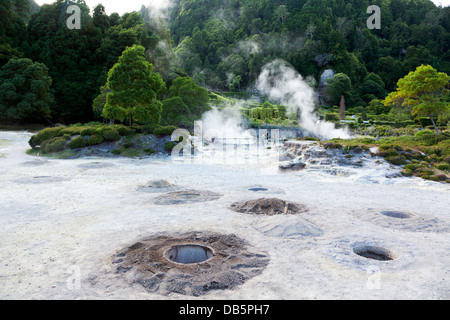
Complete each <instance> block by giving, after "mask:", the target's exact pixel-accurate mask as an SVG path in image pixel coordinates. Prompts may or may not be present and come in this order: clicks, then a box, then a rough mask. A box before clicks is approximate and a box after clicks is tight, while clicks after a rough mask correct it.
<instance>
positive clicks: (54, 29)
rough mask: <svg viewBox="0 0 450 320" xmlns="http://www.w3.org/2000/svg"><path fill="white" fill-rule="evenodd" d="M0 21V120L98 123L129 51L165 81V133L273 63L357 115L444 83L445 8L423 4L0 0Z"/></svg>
mask: <svg viewBox="0 0 450 320" xmlns="http://www.w3.org/2000/svg"><path fill="white" fill-rule="evenodd" d="M70 4H77V5H78V6H79V7H80V8H81V29H79V30H72V29H69V28H67V26H66V21H67V19H68V17H69V16H70V14H68V13H67V7H68V6H69V5H70ZM105 5H106V6H107V3H105ZM369 5H378V6H379V7H380V8H381V29H379V30H377V29H374V30H370V29H369V28H367V26H366V21H367V19H368V17H369V14H368V13H367V8H368V7H369ZM0 14H1V17H2V18H1V19H2V23H1V25H0V68H2V69H1V71H0V80H1V82H2V83H1V85H0V99H1V103H0V121H9V122H44V123H45V122H46V121H47V122H52V123H64V124H70V123H76V122H88V121H92V120H101V119H102V114H103V116H104V115H105V113H102V112H103V109H104V106H105V103H106V100H107V98H106V97H107V94H108V93H109V92H110V91H111V88H110V87H109V81H108V76H109V72H110V70H111V69H112V68H113V67H114V66H115V64H116V63H118V61H119V57H121V56H122V54H123V53H124V51H125V49H126V48H127V47H132V46H134V45H136V46H142V47H143V48H144V49H145V51H142V52H141V53H143V54H145V56H146V58H147V61H148V62H149V65H150V66H147V67H149V68H150V69H151V72H152V73H154V74H158V75H159V76H160V77H161V80H162V81H163V82H164V83H163V84H161V87H160V88H159V89H158V90H157V92H155V99H157V100H158V101H160V103H161V106H159V107H158V108H160V110H161V111H162V113H161V117H160V121H162V122H163V123H164V124H175V125H183V124H186V123H188V122H189V121H190V120H192V119H195V118H196V117H199V116H200V115H201V113H202V112H204V111H205V110H207V109H208V103H209V100H210V99H212V98H213V99H217V97H218V96H217V95H215V94H214V93H213V92H216V93H219V94H221V93H224V92H235V93H236V95H239V94H241V95H245V94H246V93H247V94H248V93H249V92H250V93H252V94H253V93H255V91H254V84H255V80H256V78H257V76H258V75H259V73H260V71H261V68H262V67H263V66H264V65H265V64H266V63H268V62H270V61H272V60H274V59H275V58H281V59H283V60H285V61H287V62H288V63H289V64H291V65H292V66H293V67H294V68H295V69H296V70H297V71H298V72H299V73H300V74H301V75H302V76H304V77H310V78H311V79H315V81H314V83H313V85H314V86H316V87H317V86H318V85H319V83H320V77H321V75H322V73H323V72H324V70H327V69H332V70H334V73H335V74H336V76H335V78H336V79H332V80H331V81H330V84H332V85H330V88H331V89H330V90H328V91H327V96H326V99H324V100H323V104H324V105H328V106H333V105H334V106H337V105H339V99H340V98H341V96H342V95H344V96H345V100H346V103H347V106H348V107H350V108H354V109H355V110H359V111H360V113H361V112H362V113H366V111H367V110H370V112H371V113H375V114H383V113H386V112H388V111H389V110H385V107H384V106H383V105H382V104H380V103H379V101H380V100H382V99H384V98H385V97H386V96H387V95H388V94H389V92H392V91H394V90H395V89H396V87H397V81H398V80H399V79H400V78H402V77H404V76H405V75H407V74H408V73H409V72H410V71H414V70H415V69H416V68H417V67H419V66H420V65H422V64H423V65H430V66H432V67H433V68H435V69H436V70H438V71H439V72H445V73H447V74H450V8H449V7H445V8H441V7H436V6H435V5H434V4H433V3H432V2H431V1H429V0H374V1H370V3H369V1H367V0H350V1H343V0H295V1H294V0H270V1H269V0H240V1H238V0H220V1H218V0H174V1H173V6H171V7H170V9H169V10H168V11H167V12H164V13H163V14H161V15H156V14H155V13H154V12H153V11H152V10H151V8H146V7H145V6H142V8H141V10H140V11H137V12H130V13H126V14H124V15H122V16H120V15H119V14H117V13H112V14H110V15H107V14H106V13H105V7H104V6H103V5H98V6H97V7H95V8H94V10H93V12H90V9H89V8H88V7H87V6H86V5H85V3H84V1H83V0H78V1H75V2H71V1H63V0H57V1H55V2H54V3H53V4H50V5H43V6H42V7H40V8H39V7H38V6H37V5H36V4H35V3H34V2H33V1H29V0H0ZM333 90H334V91H333ZM123 120H125V119H123ZM445 123H446V122H445Z"/></svg>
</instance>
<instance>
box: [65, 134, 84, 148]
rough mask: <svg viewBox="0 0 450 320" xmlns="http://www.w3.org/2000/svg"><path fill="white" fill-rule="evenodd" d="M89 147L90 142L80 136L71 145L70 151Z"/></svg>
mask: <svg viewBox="0 0 450 320" xmlns="http://www.w3.org/2000/svg"><path fill="white" fill-rule="evenodd" d="M87 145H88V142H87V140H86V139H84V138H83V137H82V136H78V137H76V138H75V139H73V140H72V141H70V143H69V147H70V149H77V148H83V147H86V146H87Z"/></svg>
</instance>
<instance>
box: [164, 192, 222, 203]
mask: <svg viewBox="0 0 450 320" xmlns="http://www.w3.org/2000/svg"><path fill="white" fill-rule="evenodd" d="M221 196H222V195H221V194H219V193H215V192H211V191H207V190H185V191H177V192H169V193H167V194H164V195H162V196H159V197H157V198H156V199H155V204H158V205H175V204H185V203H193V202H206V201H213V200H217V199H219V198H220V197H221Z"/></svg>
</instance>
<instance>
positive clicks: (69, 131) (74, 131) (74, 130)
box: [60, 126, 83, 137]
mask: <svg viewBox="0 0 450 320" xmlns="http://www.w3.org/2000/svg"><path fill="white" fill-rule="evenodd" d="M82 130H83V127H79V126H75V127H74V126H70V127H67V128H63V129H62V130H61V132H60V134H62V135H66V134H67V135H69V136H71V137H72V136H77V135H79V134H80V133H81V131H82Z"/></svg>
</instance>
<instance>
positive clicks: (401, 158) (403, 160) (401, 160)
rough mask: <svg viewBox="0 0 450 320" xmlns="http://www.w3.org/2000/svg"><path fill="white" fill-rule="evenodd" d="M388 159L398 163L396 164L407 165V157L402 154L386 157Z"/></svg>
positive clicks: (390, 161)
mask: <svg viewBox="0 0 450 320" xmlns="http://www.w3.org/2000/svg"><path fill="white" fill-rule="evenodd" d="M386 161H387V162H389V163H391V164H393V165H396V166H401V165H405V164H406V163H407V161H406V158H405V157H404V156H402V155H398V156H387V157H386Z"/></svg>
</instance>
